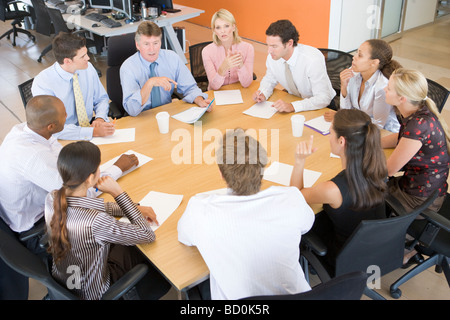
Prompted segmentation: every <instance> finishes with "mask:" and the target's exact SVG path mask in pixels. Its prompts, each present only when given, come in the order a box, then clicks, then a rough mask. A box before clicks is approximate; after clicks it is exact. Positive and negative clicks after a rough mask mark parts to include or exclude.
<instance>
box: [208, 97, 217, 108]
mask: <svg viewBox="0 0 450 320" xmlns="http://www.w3.org/2000/svg"><path fill="white" fill-rule="evenodd" d="M215 99H216V98H214V99H212V101H211V102H210V103H209V105H208V108H206V110H208V109H209V107H211V105H212V103H213V102H214V100H215Z"/></svg>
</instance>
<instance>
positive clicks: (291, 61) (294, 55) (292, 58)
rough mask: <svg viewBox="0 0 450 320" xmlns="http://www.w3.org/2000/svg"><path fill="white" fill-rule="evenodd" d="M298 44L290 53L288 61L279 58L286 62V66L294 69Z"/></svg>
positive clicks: (298, 48)
mask: <svg viewBox="0 0 450 320" xmlns="http://www.w3.org/2000/svg"><path fill="white" fill-rule="evenodd" d="M299 46H300V44H297V46H295V47H294V51H293V52H292V55H291V57H290V58H289V59H288V60H284V59H283V58H281V59H282V60H283V62H284V61H286V62H287V64H288V65H290V66H292V67H295V64H296V63H297V60H298V55H299V50H300V47H299Z"/></svg>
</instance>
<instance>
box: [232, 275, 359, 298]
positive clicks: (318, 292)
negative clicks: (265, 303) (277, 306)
mask: <svg viewBox="0 0 450 320" xmlns="http://www.w3.org/2000/svg"><path fill="white" fill-rule="evenodd" d="M366 281H367V274H366V273H365V272H362V271H356V272H350V273H347V274H343V275H340V276H338V277H335V278H333V279H330V280H328V281H326V282H324V283H320V284H318V285H317V286H315V287H313V288H311V290H310V291H306V292H302V293H297V294H285V295H269V296H254V297H248V298H244V299H241V300H360V299H361V297H362V295H363V292H364V289H365V288H366Z"/></svg>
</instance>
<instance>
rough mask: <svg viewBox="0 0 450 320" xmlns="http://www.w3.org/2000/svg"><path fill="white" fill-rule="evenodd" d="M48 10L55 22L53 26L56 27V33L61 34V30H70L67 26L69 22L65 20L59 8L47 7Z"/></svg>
mask: <svg viewBox="0 0 450 320" xmlns="http://www.w3.org/2000/svg"><path fill="white" fill-rule="evenodd" d="M47 11H48V15H49V17H50V20H51V21H52V23H53V27H54V28H55V35H57V34H59V33H60V32H69V28H68V27H67V24H66V22H65V21H64V18H63V16H62V14H61V11H60V10H59V9H54V8H47Z"/></svg>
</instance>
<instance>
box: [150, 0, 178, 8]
mask: <svg viewBox="0 0 450 320" xmlns="http://www.w3.org/2000/svg"><path fill="white" fill-rule="evenodd" d="M146 5H147V7H149V6H159V7H160V8H161V10H163V11H164V9H173V2H172V0H147V1H146Z"/></svg>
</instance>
